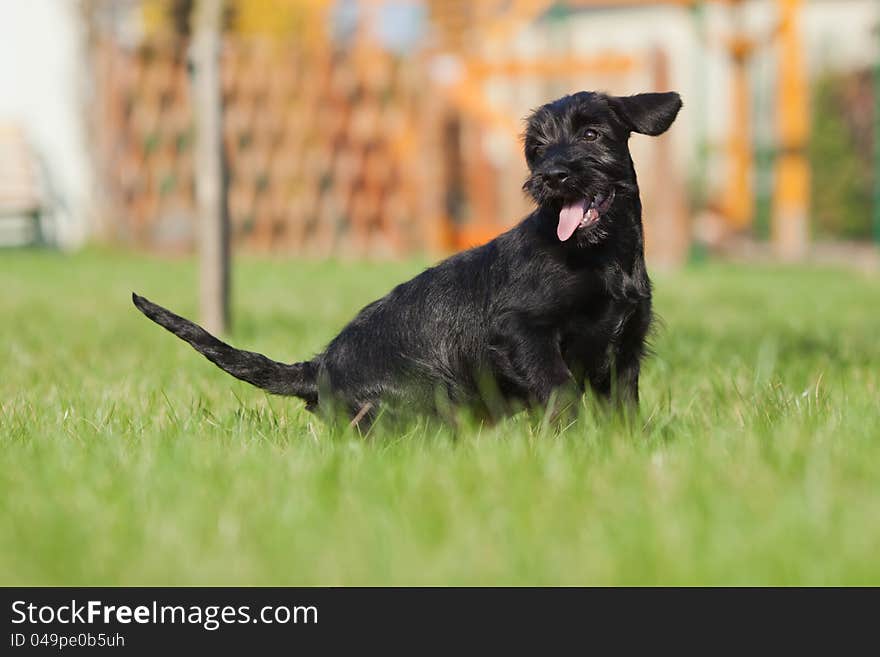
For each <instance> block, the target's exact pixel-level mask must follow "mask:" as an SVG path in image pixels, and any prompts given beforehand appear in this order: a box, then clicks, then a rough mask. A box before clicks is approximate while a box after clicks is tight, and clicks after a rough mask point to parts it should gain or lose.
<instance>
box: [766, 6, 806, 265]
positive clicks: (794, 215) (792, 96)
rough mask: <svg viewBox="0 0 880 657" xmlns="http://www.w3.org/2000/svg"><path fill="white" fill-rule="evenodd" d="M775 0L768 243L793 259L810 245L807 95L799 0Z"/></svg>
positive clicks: (787, 257)
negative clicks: (775, 146)
mask: <svg viewBox="0 0 880 657" xmlns="http://www.w3.org/2000/svg"><path fill="white" fill-rule="evenodd" d="M778 1H779V10H780V18H781V26H780V38H779V72H778V76H777V80H778V83H777V86H778V91H777V108H778V109H777V116H776V121H777V127H776V129H777V134H778V135H779V149H780V152H779V155H778V157H777V159H776V175H775V187H774V198H773V226H772V239H773V246H774V250H775V252H776V254H777V255H778V256H779V257H781V258H783V259H785V260H795V259H798V258H802V257H803V256H804V255H806V251H807V246H808V222H807V220H808V212H809V207H808V205H809V189H810V167H809V163H808V161H807V154H806V147H807V140H808V138H809V116H808V101H809V95H808V88H807V79H806V72H805V71H806V66H805V62H804V49H803V46H802V44H801V38H800V21H799V11H800V9H801V6H802V0H778Z"/></svg>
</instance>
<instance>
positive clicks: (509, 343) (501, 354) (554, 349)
mask: <svg viewBox="0 0 880 657" xmlns="http://www.w3.org/2000/svg"><path fill="white" fill-rule="evenodd" d="M489 345H490V353H491V357H492V364H493V366H494V368H495V370H496V375H498V377H499V379H500V380H501V381H502V382H504V383H506V384H507V385H506V386H505V387H508V388H509V387H513V389H514V390H515V391H516V392H517V393H518V395H519V396H521V397H523V398H525V399H527V400H528V401H529V402H531V403H533V404H536V405H539V406H542V407H545V406H546V405H547V403H548V402H549V401H550V398H551V395H553V394H554V393H556V394H557V396H559V397H561V398H562V399H560V402H562V401H563V400H565V401H570V398H571V397H572V396H573V395H576V394H577V386H576V385H575V382H574V378H573V377H572V375H571V372H570V371H569V369H568V366H567V365H566V364H565V361H564V360H563V358H562V354H561V353H560V350H559V338H558V336H557V335H556V333H555V331H553V330H551V329H548V328H544V327H541V326H540V325H537V324H536V323H535V322H533V321H530V320H529V318H528V317H525V316H523V315H521V314H518V313H508V314H505V315H502V316H501V317H499V318H498V319H496V320H495V321H494V322H493V323H492V326H491V328H490V331H489Z"/></svg>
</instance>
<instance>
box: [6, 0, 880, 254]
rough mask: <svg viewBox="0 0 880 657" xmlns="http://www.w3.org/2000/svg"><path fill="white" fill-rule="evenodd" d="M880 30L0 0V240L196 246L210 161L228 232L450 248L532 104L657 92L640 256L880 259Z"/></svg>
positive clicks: (422, 1) (515, 167) (354, 0)
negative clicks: (668, 125) (673, 119)
mask: <svg viewBox="0 0 880 657" xmlns="http://www.w3.org/2000/svg"><path fill="white" fill-rule="evenodd" d="M200 5H204V7H201V9H200ZM200 11H201V14H200ZM200 16H201V18H200ZM878 25H880V3H878V2H876V1H875V0H716V1H709V0H707V1H703V2H700V1H692V0H619V1H617V2H613V1H608V0H606V1H599V0H572V1H569V2H553V1H550V0H480V1H479V2H475V1H473V0H471V1H467V0H226V1H225V2H221V1H220V0H202V1H199V0H28V1H27V2H21V1H18V0H0V35H2V38H0V244H3V245H20V244H27V243H37V242H42V243H46V244H51V245H58V246H61V247H66V248H74V247H77V246H80V245H82V244H84V243H86V242H88V241H93V242H103V243H109V244H113V245H121V246H125V247H129V248H131V247H135V248H138V249H144V250H149V251H155V252H161V253H186V252H191V251H195V250H196V249H197V246H198V243H199V240H200V233H199V230H198V227H199V217H200V216H207V215H206V214H205V213H206V209H205V207H206V206H204V204H200V202H199V201H198V198H199V197H198V195H197V193H196V190H197V188H198V184H197V181H198V180H200V179H202V180H205V181H206V182H205V183H204V184H205V185H207V186H208V187H207V188H209V189H210V185H211V184H213V183H211V180H212V178H211V176H212V175H213V176H214V177H215V178H216V177H217V176H220V182H219V185H220V187H221V192H220V194H219V198H220V201H219V203H220V205H219V206H218V205H217V203H216V202H215V204H214V206H211V207H213V210H211V209H210V208H209V209H208V210H207V212H209V213H210V212H214V214H217V213H218V212H222V213H223V214H224V216H225V217H226V218H228V234H229V237H230V239H231V243H232V248H233V249H234V250H242V251H254V252H274V253H282V254H298V255H310V256H317V257H323V256H328V255H334V256H335V255H339V256H353V257H361V256H370V257H380V258H381V257H398V256H404V255H407V254H411V253H415V252H431V253H443V252H448V251H451V250H454V249H458V248H462V247H466V246H469V245H473V244H476V243H480V242H482V241H485V240H487V239H489V238H491V237H492V236H494V235H495V234H497V233H498V232H500V231H502V230H504V229H505V228H507V227H509V226H511V225H513V224H514V223H515V222H517V221H518V220H519V219H520V218H521V217H522V216H523V215H524V214H526V213H527V212H528V211H529V204H528V202H527V201H526V199H525V198H524V196H523V194H522V192H521V191H520V184H521V182H522V181H523V179H524V178H525V164H524V160H523V156H522V153H521V146H520V141H519V139H520V134H521V131H522V127H523V121H522V119H523V117H525V116H526V115H527V114H528V112H529V110H530V109H531V108H534V107H536V106H537V105H540V104H541V103H543V102H546V101H547V100H550V99H553V98H556V97H558V96H560V95H562V94H565V93H569V92H573V91H576V90H581V89H597V90H607V91H609V92H611V93H615V94H628V93H636V92H641V91H648V90H666V89H675V90H678V91H680V92H681V93H682V95H683V97H684V100H685V110H684V111H683V113H682V114H681V116H680V118H679V121H678V123H677V124H676V125H675V127H674V129H673V130H672V131H671V132H670V133H669V134H668V135H666V136H664V137H662V138H660V139H651V138H648V137H641V136H634V137H633V140H632V149H633V154H634V158H635V160H636V166H637V170H638V172H639V174H640V181H641V186H642V192H643V197H644V201H645V208H646V212H645V216H646V230H647V243H648V250H649V258H650V259H651V260H652V261H653V262H654V263H655V265H664V264H665V265H670V266H675V265H678V264H681V263H684V262H686V261H687V260H688V259H694V258H702V257H706V256H707V255H711V254H719V255H725V256H728V257H740V258H781V259H786V260H798V259H805V258H814V259H821V258H826V259H837V260H840V261H845V262H857V263H863V264H867V266H871V265H872V263H873V265H874V266H876V261H877V248H876V244H877V243H880V184H878V182H877V181H878V177H880V135H878V130H877V129H876V125H877V124H878V115H880V111H878V109H877V108H878V104H880V100H878V99H880V88H878V86H880V85H878V80H880V32H878ZM199 35H203V36H205V38H206V39H207V41H204V43H205V44H207V46H206V48H207V50H206V49H205V48H202V50H201V51H200V52H201V53H202V54H201V55H199V51H198V50H197V48H196V44H197V43H198V42H199V41H198V40H199V38H200V37H199ZM212 44H214V45H212ZM205 53H207V54H205ZM212 53H214V54H215V55H216V64H217V65H218V68H217V73H216V76H215V82H214V84H215V85H216V87H217V90H216V91H217V92H216V93H215V94H214V95H213V96H212V95H211V93H210V92H208V93H207V95H205V94H202V95H201V96H200V95H199V93H198V91H197V78H198V76H199V72H198V71H199V67H200V66H201V67H202V68H203V69H204V67H205V66H209V65H210V62H208V63H206V60H205V59H204V58H205V57H207V58H209V59H210V58H211V57H212ZM199 57H202V58H203V59H202V60H199ZM209 77H210V76H209ZM205 82H206V83H207V84H208V85H209V88H210V84H211V80H210V79H208V80H206V81H205ZM212 102H213V103H214V104H215V105H216V107H215V108H213V109H212V108H211V107H210V104H211V103H212ZM206 105H207V106H206ZM200 108H201V109H200ZM212 117H213V118H212ZM212 121H213V123H212ZM215 124H216V125H215ZM212 130H213V131H214V132H215V133H216V135H215V138H216V143H217V144H218V145H219V146H218V147H217V148H215V150H214V151H213V153H215V154H216V155H217V158H216V159H218V160H220V164H219V165H217V164H216V163H215V166H214V169H213V171H214V173H213V174H212V173H211V171H210V170H211V167H212V165H211V162H210V158H208V161H206V160H205V158H204V157H201V158H200V157H199V156H198V155H197V153H198V152H199V151H198V148H199V147H198V137H199V135H200V134H202V135H206V134H208V133H209V132H210V131H212ZM208 136H209V137H211V135H208ZM208 148H209V150H208V151H207V152H209V153H210V152H212V151H210V144H209V146H208ZM200 167H201V169H202V170H201V173H200ZM218 167H219V169H218ZM218 170H219V171H220V173H217V172H218ZM200 175H201V176H207V177H206V178H200ZM224 192H225V193H224ZM203 200H204V199H203ZM218 208H219V209H218ZM206 221H207V220H206ZM212 221H213V219H212ZM224 230H225V229H224Z"/></svg>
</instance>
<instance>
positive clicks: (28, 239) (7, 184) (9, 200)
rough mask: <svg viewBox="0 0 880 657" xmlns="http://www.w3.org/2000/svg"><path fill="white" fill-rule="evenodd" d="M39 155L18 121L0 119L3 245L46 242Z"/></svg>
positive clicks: (0, 242)
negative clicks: (34, 150) (32, 147)
mask: <svg viewBox="0 0 880 657" xmlns="http://www.w3.org/2000/svg"><path fill="white" fill-rule="evenodd" d="M45 210H46V207H45V202H44V196H43V192H42V189H41V184H40V171H39V164H38V160H37V157H36V155H35V153H34V152H33V150H32V149H31V147H30V146H29V144H28V143H27V140H26V139H25V136H24V131H23V130H22V129H21V127H20V126H19V125H17V124H15V123H3V122H0V246H24V245H28V244H42V243H44V236H43V230H42V225H41V224H42V217H43V215H44V213H45Z"/></svg>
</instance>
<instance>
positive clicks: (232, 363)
mask: <svg viewBox="0 0 880 657" xmlns="http://www.w3.org/2000/svg"><path fill="white" fill-rule="evenodd" d="M131 300H132V301H134V305H135V306H137V309H138V310H140V311H141V312H142V313H143V314H144V315H146V316H147V317H149V318H150V319H152V320H153V321H154V322H156V323H157V324H158V325H159V326H161V327H163V328H165V329H167V330H168V331H171V332H172V333H173V334H174V335H176V336H177V337H178V338H180V339H181V340H184V341H185V342H189V343H190V344H191V345H192V346H193V347H194V348H195V350H196V351H198V352H199V353H200V354H202V355H203V356H204V357H205V358H207V359H208V360H209V361H211V362H212V363H214V364H215V365H216V366H217V367H219V368H220V369H222V370H223V371H225V372H228V373H229V374H231V375H232V376H234V377H235V378H236V379H241V380H242V381H246V382H247V383H250V384H251V385H255V386H257V387H258V388H262V389H263V390H268V391H269V392H271V393H272V394H275V395H290V396H294V397H300V398H302V399H305V400H306V402H308V403H309V404H311V405H314V404H316V403H317V402H318V384H317V373H316V368H315V365H314V363H311V362H304V363H294V364H292V365H287V364H285V363H279V362H276V361H274V360H271V359H269V358H266V357H265V356H263V355H262V354H257V353H254V352H252V351H242V350H241V349H236V348H235V347H231V346H229V345H228V344H226V343H225V342H222V341H220V340H218V339H217V338H215V337H214V336H213V335H211V334H210V333H208V332H207V331H206V330H205V329H203V328H202V327H201V326H199V325H198V324H194V323H193V322H191V321H189V320H188V319H184V318H183V317H180V316H179V315H175V314H174V313H173V312H171V311H170V310H166V309H165V308H163V307H162V306H157V305H156V304H155V303H153V302H152V301H149V300H148V299H145V298H144V297H141V296H138V295H137V294H135V293H133V292H132V295H131Z"/></svg>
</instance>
